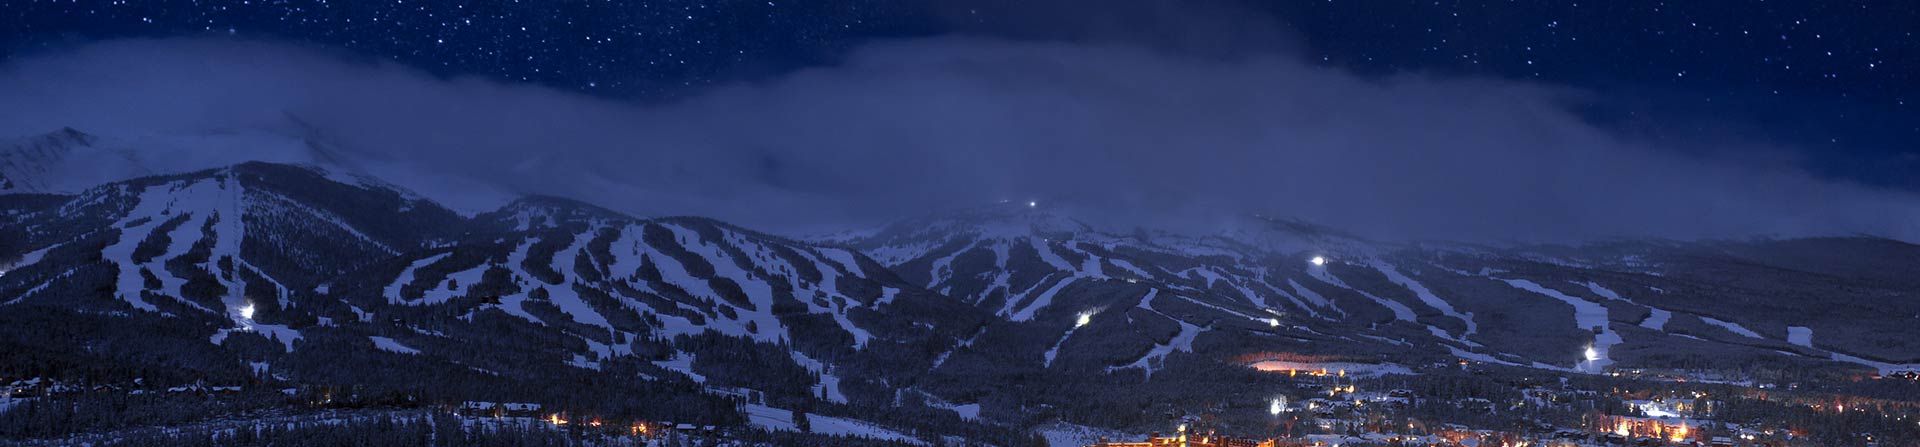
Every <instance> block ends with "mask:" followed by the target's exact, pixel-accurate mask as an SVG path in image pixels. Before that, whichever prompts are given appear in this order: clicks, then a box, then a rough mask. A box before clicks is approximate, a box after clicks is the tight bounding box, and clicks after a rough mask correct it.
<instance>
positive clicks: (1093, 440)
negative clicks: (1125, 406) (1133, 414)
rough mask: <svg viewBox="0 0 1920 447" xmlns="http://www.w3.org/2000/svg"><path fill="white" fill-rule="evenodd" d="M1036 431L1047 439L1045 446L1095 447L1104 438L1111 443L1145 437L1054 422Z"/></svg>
mask: <svg viewBox="0 0 1920 447" xmlns="http://www.w3.org/2000/svg"><path fill="white" fill-rule="evenodd" d="M1036 431H1037V432H1038V433H1040V436H1041V437H1044V438H1047V445H1050V446H1075V447H1077V446H1083V445H1095V444H1098V443H1100V440H1101V439H1102V438H1105V439H1106V440H1107V441H1111V442H1121V441H1133V440H1138V439H1146V435H1141V434H1134V433H1127V432H1123V431H1118V430H1111V429H1105V428H1094V427H1088V426H1084V425H1075V424H1069V423H1066V422H1055V423H1053V424H1051V425H1045V426H1041V427H1039V428H1038V429H1036Z"/></svg>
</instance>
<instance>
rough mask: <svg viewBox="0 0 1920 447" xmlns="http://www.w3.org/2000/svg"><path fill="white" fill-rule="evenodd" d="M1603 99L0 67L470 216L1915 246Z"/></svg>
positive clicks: (943, 63)
mask: <svg viewBox="0 0 1920 447" xmlns="http://www.w3.org/2000/svg"><path fill="white" fill-rule="evenodd" d="M1593 101H1602V99H1599V98H1591V97H1588V95H1586V94H1584V93H1583V92H1579V91H1574V90H1570V89H1563V88H1559V87H1556V86H1552V85H1541V84H1535V83H1527V82H1518V81H1511V80H1500V79H1480V78H1458V77H1435V76H1421V75H1403V76H1393V77H1368V76H1359V75H1355V74H1352V73H1347V72H1343V71H1339V70H1333V69H1327V68H1321V67H1316V66H1313V65H1311V64H1307V63H1304V62H1302V61H1300V60H1299V59H1298V58H1297V57H1295V56H1293V55H1288V54H1281V53H1262V52H1241V53H1235V54H1201V55H1192V54H1189V53H1180V52H1173V51H1168V50H1167V49H1166V48H1162V47H1156V46H1152V45H1133V44H1126V43H1108V44H1102V43H1089V42H1074V41H1068V40H1051V41H1031V40H1029V41H1015V40H1003V39H986V38H970V37H957V36H956V37H942V38H932V39H921V40H899V41H887V42H879V43H875V44H871V45H867V46H865V47H863V48H860V49H858V50H856V51H854V52H852V53H851V54H850V55H849V56H848V57H847V58H846V59H845V60H844V61H843V62H842V63H841V64H838V65H835V66H831V67H822V68H814V69H807V70H802V71H798V72H795V73H791V74H788V75H784V76H781V77H778V78H774V79H769V80H764V81H759V82H752V83H739V84H732V85H725V86H721V87H717V88H714V89H711V90H708V91H705V92H703V93H701V94H698V95H694V96H691V97H688V98H684V99H680V100H676V101H672V102H646V101H617V100H607V99H599V98H591V97H586V96H581V95H578V94H573V93H567V92H562V91H557V90H550V89H545V88H540V87H530V86H514V85H502V84H497V83H492V82H488V81H481V80H475V79H468V78H453V79H445V78H439V77H435V76H432V75H430V74H427V73H423V72H419V71H416V70H412V69H407V68H402V67H399V66H397V65H393V64H388V63H382V62H380V61H369V60H365V59H360V58H356V57H354V56H351V55H344V54H337V53H331V52H327V51H322V50H313V49H308V48H300V47H293V46H288V45H285V44H278V43H271V42H254V41H229V40H123V41H109V42H100V43H94V44H88V45H84V46H79V47H73V48H68V49H64V50H60V51H53V52H46V53H41V54H35V55H25V56H20V57H16V58H14V59H12V61H11V62H9V63H8V64H7V65H6V66H4V67H3V68H0V135H8V136H25V135H32V134H37V133H44V132H47V131H51V130H54V129H58V128H61V127H65V126H71V127H74V128H78V129H81V130H84V131H88V132H92V133H98V134H104V135H110V136H111V135H121V136H128V137H138V136H141V135H194V134H217V133H223V132H235V131H262V130H264V131H270V132H280V133H285V134H288V135H300V134H302V133H303V132H305V130H304V129H302V128H299V127H297V126H295V125H294V124H293V123H292V120H290V119H289V116H292V117H297V118H298V119H299V120H301V121H304V122H307V123H310V124H311V126H312V127H313V128H314V129H318V131H319V133H320V134H321V135H323V137H324V138H325V139H326V140H328V141H330V142H331V143H333V144H334V145H336V146H337V147H338V148H339V149H340V151H342V152H343V153H346V154H348V155H349V156H351V157H353V158H355V159H356V160H359V161H360V162H361V163H364V164H365V165H366V166H369V167H370V168H369V169H370V170H372V171H375V173H376V174H378V175H381V176H383V177H386V178H389V179H392V180H394V181H396V182H399V183H401V184H403V185H407V186H413V187H416V188H418V189H421V190H422V192H425V193H428V194H429V195H431V196H435V197H436V198H442V199H451V200H449V201H450V202H454V203H455V204H456V205H459V204H462V203H466V204H468V205H470V206H476V207H477V206H484V205H485V204H486V203H488V202H489V201H497V200H499V197H501V196H500V195H499V194H498V193H497V192H511V193H543V194H555V195H564V196H571V197H581V198H585V199H588V200H590V201H593V202H596V203H599V204H602V205H605V206H608V207H611V208H615V209H620V210H623V211H629V212H632V213H636V214H641V215H675V214H697V215H708V216H713V217H717V218H721V219H726V220H729V221H734V222H737V223H741V224H744V225H748V226H754V227H759V228H766V229H769V230H773V231H790V232H805V231H817V230H821V229H825V228H831V227H836V226H845V225H871V224H877V223H881V222H884V221H887V220H891V219H897V218H902V217H909V216H913V215H918V214H923V213H927V212H934V211H938V210H942V209H948V208H953V207H959V206H969V205H973V204H983V203H991V202H994V201H998V200H1041V201H1043V202H1046V203H1049V204H1051V203H1054V202H1059V201H1066V202H1072V203H1078V204H1081V205H1083V206H1082V207H1081V209H1088V210H1097V211H1094V212H1093V214H1094V215H1093V216H1092V217H1093V218H1095V219H1098V220H1102V221H1107V222H1118V223H1120V225H1123V226H1124V225H1131V224H1148V225H1166V226H1185V227H1192V228H1202V229H1204V228H1207V225H1209V224H1210V222H1212V221H1214V220H1216V219H1218V218H1219V217H1220V216H1223V215H1227V214H1231V213H1240V212H1261V213H1265V214H1269V215H1287V216H1295V217H1299V218H1302V219H1306V220H1310V221H1315V222H1318V223H1322V224H1326V225H1330V226H1334V227H1339V228H1343V229H1346V230H1349V231H1352V232H1355V233H1359V234H1363V235H1371V236H1376V237H1385V238H1446V239H1467V240H1563V239H1577V238H1593V237H1624V236H1657V237H1674V238H1703V237H1706V238H1717V237H1739V236H1747V235H1757V234H1777V235H1809V234H1853V233H1868V234H1875V235H1882V236H1889V237H1895V238H1901V239H1905V240H1909V241H1912V240H1920V197H1916V195H1914V194H1912V193H1909V192H1902V191H1891V190H1881V189H1874V188H1869V187H1864V186H1858V185H1853V184H1848V183H1844V182H1836V181H1830V180H1824V179H1820V178H1816V177H1814V176H1812V175H1809V174H1807V173H1805V172H1804V171H1802V170H1799V169H1796V168H1794V167H1793V166H1792V165H1790V164H1786V163H1781V162H1777V161H1776V160H1778V159H1779V157H1776V156H1773V155H1772V154H1778V153H1782V152H1783V151H1782V150H1781V149H1782V148H1767V147H1758V146H1755V145H1754V143H1752V142H1744V141H1717V142H1714V141H1708V142H1704V143H1690V144H1707V145H1711V146H1719V148H1716V149H1707V150H1701V149H1700V148H1697V147H1690V148H1673V147H1663V146H1661V145H1660V144H1658V143H1653V142H1648V141H1643V140H1637V139H1634V138H1631V137H1629V136H1624V135H1621V134H1619V133H1617V132H1614V131H1610V130H1608V129H1604V128H1601V127H1597V126H1595V125H1592V124H1589V123H1588V122H1587V121H1586V120H1584V119H1582V117H1581V116H1580V115H1579V114H1578V113H1577V112H1576V111H1575V110H1576V109H1577V107H1578V106H1580V105H1582V104H1585V103H1590V102H1593ZM1679 149H1686V150H1679ZM231 150H240V149H231ZM1700 154H1734V155H1724V156H1715V155H1700ZM408 177H413V178H411V179H410V178H408ZM476 185H486V186H487V187H486V188H480V187H478V186H476Z"/></svg>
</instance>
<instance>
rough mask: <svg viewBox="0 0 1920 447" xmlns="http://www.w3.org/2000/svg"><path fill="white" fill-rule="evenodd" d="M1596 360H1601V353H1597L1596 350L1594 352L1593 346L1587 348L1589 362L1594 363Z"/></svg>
mask: <svg viewBox="0 0 1920 447" xmlns="http://www.w3.org/2000/svg"><path fill="white" fill-rule="evenodd" d="M1594 360H1600V352H1599V351H1595V350H1593V347H1592V346H1588V347H1587V361H1589V362H1591V361H1594Z"/></svg>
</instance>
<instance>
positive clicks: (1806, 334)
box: [1787, 326, 1813, 348]
mask: <svg viewBox="0 0 1920 447" xmlns="http://www.w3.org/2000/svg"><path fill="white" fill-rule="evenodd" d="M1787 343H1793V344H1795V345H1800V346H1805V347H1809V348H1811V347H1813V329H1812V328H1807V327H1802V326H1790V327H1787Z"/></svg>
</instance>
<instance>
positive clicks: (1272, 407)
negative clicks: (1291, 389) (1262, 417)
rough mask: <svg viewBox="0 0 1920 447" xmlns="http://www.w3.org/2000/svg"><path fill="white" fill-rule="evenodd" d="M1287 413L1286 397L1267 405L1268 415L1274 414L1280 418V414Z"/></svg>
mask: <svg viewBox="0 0 1920 447" xmlns="http://www.w3.org/2000/svg"><path fill="white" fill-rule="evenodd" d="M1286 411H1287V398H1285V397H1281V398H1277V399H1274V400H1273V403H1271V404H1268V405H1267V413H1270V414H1273V415H1274V416H1279V415H1280V413H1284V412H1286Z"/></svg>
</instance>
